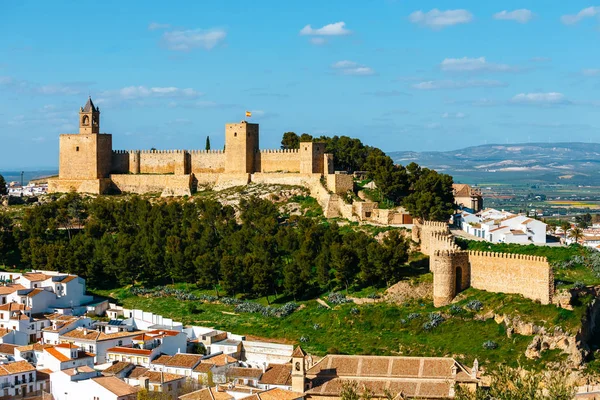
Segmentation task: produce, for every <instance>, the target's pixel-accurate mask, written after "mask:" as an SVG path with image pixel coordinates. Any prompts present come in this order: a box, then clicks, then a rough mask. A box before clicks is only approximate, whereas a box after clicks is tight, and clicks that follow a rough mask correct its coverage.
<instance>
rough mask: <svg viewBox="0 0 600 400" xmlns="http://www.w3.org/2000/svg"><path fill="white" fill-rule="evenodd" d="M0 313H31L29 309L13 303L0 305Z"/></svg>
mask: <svg viewBox="0 0 600 400" xmlns="http://www.w3.org/2000/svg"><path fill="white" fill-rule="evenodd" d="M0 311H31V308H30V307H27V306H26V305H24V304H19V303H15V302H14V301H12V302H10V303H6V304H2V305H0Z"/></svg>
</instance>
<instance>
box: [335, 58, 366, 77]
mask: <svg viewBox="0 0 600 400" xmlns="http://www.w3.org/2000/svg"><path fill="white" fill-rule="evenodd" d="M331 68H333V69H335V70H338V71H339V73H340V74H342V75H362V76H367V75H375V70H374V69H373V68H371V67H367V66H365V65H359V64H358V63H356V62H354V61H349V60H342V61H338V62H336V63H334V64H333V65H332V66H331Z"/></svg>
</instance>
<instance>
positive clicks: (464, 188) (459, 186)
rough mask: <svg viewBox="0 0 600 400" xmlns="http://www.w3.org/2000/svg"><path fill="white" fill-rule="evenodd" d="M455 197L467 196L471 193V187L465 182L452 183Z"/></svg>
mask: <svg viewBox="0 0 600 400" xmlns="http://www.w3.org/2000/svg"><path fill="white" fill-rule="evenodd" d="M452 189H453V190H454V197H467V196H470V195H471V187H470V186H469V185H466V184H464V183H455V184H453V185H452Z"/></svg>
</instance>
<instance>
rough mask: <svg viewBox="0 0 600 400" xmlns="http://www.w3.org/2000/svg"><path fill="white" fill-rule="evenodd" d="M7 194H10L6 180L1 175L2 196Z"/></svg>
mask: <svg viewBox="0 0 600 400" xmlns="http://www.w3.org/2000/svg"><path fill="white" fill-rule="evenodd" d="M6 193H8V190H7V189H6V180H4V177H3V176H2V175H0V195H5V194H6Z"/></svg>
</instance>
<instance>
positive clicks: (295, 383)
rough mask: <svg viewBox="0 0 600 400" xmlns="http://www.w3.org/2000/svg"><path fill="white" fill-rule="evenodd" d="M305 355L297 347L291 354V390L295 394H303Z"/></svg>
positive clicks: (300, 348)
mask: <svg viewBox="0 0 600 400" xmlns="http://www.w3.org/2000/svg"><path fill="white" fill-rule="evenodd" d="M305 357H306V353H305V352H304V350H302V347H300V346H298V347H296V349H295V350H294V352H293V353H292V390H293V391H294V392H297V393H304V389H305V386H304V383H305V381H306V362H305Z"/></svg>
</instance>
